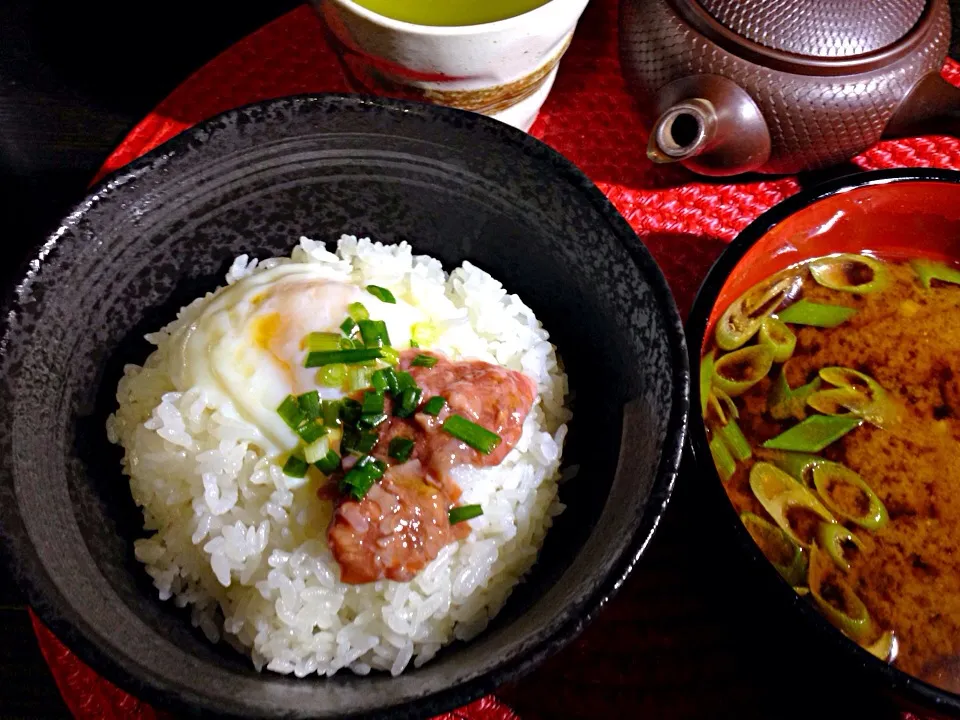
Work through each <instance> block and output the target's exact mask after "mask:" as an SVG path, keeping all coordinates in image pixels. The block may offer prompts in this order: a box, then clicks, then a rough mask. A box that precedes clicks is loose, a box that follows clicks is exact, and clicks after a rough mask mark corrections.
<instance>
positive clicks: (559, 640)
mask: <svg viewBox="0 0 960 720" xmlns="http://www.w3.org/2000/svg"><path fill="white" fill-rule="evenodd" d="M293 107H297V108H298V109H299V110H300V111H303V110H304V109H305V108H308V107H309V108H310V109H313V108H325V109H328V110H329V109H333V111H344V110H353V111H364V110H365V109H367V108H371V107H372V108H376V109H385V110H387V111H389V112H391V113H392V114H393V115H394V116H397V117H401V116H410V115H412V116H416V117H419V118H421V119H427V118H428V117H434V118H436V117H437V116H439V117H440V118H447V119H448V120H449V121H452V123H453V124H454V125H457V126H459V127H461V128H464V129H465V131H466V132H470V131H473V130H474V129H475V128H477V127H478V126H479V127H482V128H483V131H484V132H485V133H487V134H488V135H490V136H491V137H492V138H493V140H495V141H496V142H497V143H499V144H503V145H504V146H505V147H506V148H507V149H508V150H509V151H510V152H519V153H522V154H524V155H527V156H528V157H531V158H532V159H534V160H536V161H538V162H540V163H543V164H544V165H545V166H546V167H547V168H548V169H549V170H550V171H551V172H552V173H553V174H554V176H555V177H556V178H557V179H559V180H561V181H563V182H565V183H567V184H568V185H570V186H571V187H572V189H573V190H575V191H577V192H579V193H582V194H583V196H584V197H585V199H586V200H587V201H588V203H589V204H590V205H591V206H592V207H593V208H594V209H595V211H596V212H597V214H598V215H599V217H600V218H602V219H603V220H605V221H606V222H607V223H608V225H609V227H610V231H611V232H612V233H613V234H614V236H615V238H616V239H617V240H618V241H619V242H620V243H621V245H622V246H623V248H624V250H625V251H626V252H627V254H628V256H629V257H630V259H631V261H632V262H633V263H634V264H635V265H636V266H637V267H638V269H639V270H640V272H641V273H642V274H643V275H644V277H645V278H646V280H647V281H648V283H649V285H650V290H651V293H652V294H653V297H654V299H655V302H656V304H657V306H658V312H659V314H660V318H661V322H662V324H663V331H664V333H665V335H666V344H667V346H668V350H669V358H668V361H669V363H670V367H671V368H672V372H671V382H672V391H671V395H670V405H671V406H670V415H669V417H668V419H667V422H666V429H665V435H664V441H663V446H662V447H661V450H660V458H659V462H658V463H657V468H656V472H655V475H654V478H653V482H652V483H651V486H650V491H649V496H648V499H647V505H646V506H645V507H644V510H643V512H642V516H641V518H640V522H639V523H638V525H637V527H636V529H635V530H634V532H633V534H632V536H631V537H630V539H629V541H628V542H627V543H626V544H625V545H624V548H623V551H622V552H621V553H620V555H619V556H617V557H616V559H615V561H614V562H613V563H612V565H611V566H610V568H609V570H608V572H607V573H606V575H605V576H603V577H602V578H600V581H599V582H598V583H597V584H596V586H595V587H594V588H593V589H592V590H591V591H589V592H586V593H584V595H583V596H582V597H581V598H580V599H579V600H580V602H579V608H578V609H577V611H576V612H574V613H572V614H570V615H568V616H566V617H564V616H559V617H558V618H555V620H554V622H555V627H554V629H553V630H552V631H551V632H549V633H548V634H546V635H544V636H543V637H540V638H536V639H535V641H534V642H533V643H531V645H530V646H529V647H526V648H524V649H522V650H520V651H519V652H518V653H517V654H516V656H515V657H513V658H510V659H508V660H505V661H501V663H500V664H499V665H497V666H495V667H494V668H492V669H491V670H489V671H487V672H486V673H483V674H480V675H475V676H473V677H471V678H469V679H467V680H464V681H461V682H459V683H457V684H454V685H451V686H449V687H446V688H444V689H442V690H439V691H437V692H435V693H433V694H431V695H427V696H422V697H418V698H416V699H414V700H411V701H409V702H406V703H403V704H399V705H390V706H385V707H384V708H378V709H377V710H375V711H373V712H372V714H368V715H365V716H364V717H371V716H373V717H410V716H412V715H413V714H414V713H416V714H417V715H421V714H423V715H427V714H429V715H432V714H437V713H442V712H445V711H448V710H450V709H453V708H456V707H460V706H462V705H465V704H467V703H469V702H471V701H473V700H475V699H477V698H479V697H481V696H483V695H485V694H487V693H489V692H491V691H493V690H494V689H495V688H496V687H497V686H499V685H501V684H502V683H504V682H506V681H507V680H515V679H518V678H519V677H522V676H523V675H526V674H527V673H529V672H530V671H532V670H533V669H534V668H535V667H536V666H537V665H539V664H540V663H541V662H542V661H543V660H545V659H546V658H547V657H548V656H550V655H551V654H553V653H555V652H556V651H558V650H560V649H561V648H563V647H564V646H566V645H567V644H569V643H570V642H571V641H572V640H573V639H574V638H576V637H577V636H578V635H579V634H580V632H582V630H583V629H584V628H585V627H586V625H587V624H588V623H589V622H591V621H592V620H593V619H594V618H595V617H596V615H597V613H598V612H599V611H600V610H601V609H602V608H603V607H604V606H605V605H606V604H607V603H608V602H609V601H610V600H611V599H612V598H613V597H614V596H615V595H616V593H617V592H618V591H619V589H620V588H621V587H622V586H623V584H624V583H625V581H626V579H627V577H628V576H629V574H630V573H631V572H632V570H633V568H634V567H635V566H636V564H637V562H638V561H639V559H640V557H641V555H642V554H643V553H644V552H645V551H646V549H647V547H648V546H649V544H650V541H651V539H652V537H653V534H654V532H655V531H656V529H657V527H658V525H659V523H660V520H661V518H662V517H663V514H664V512H665V511H666V508H667V505H668V502H669V500H670V497H671V494H672V492H673V488H674V485H675V483H676V479H677V475H678V472H679V467H680V461H681V458H682V454H683V450H684V447H685V442H686V428H687V413H688V409H689V407H690V372H689V365H688V358H689V355H688V352H687V347H686V341H685V335H684V331H683V324H682V320H681V318H680V313H679V311H678V309H677V305H676V302H675V300H674V297H673V294H672V292H671V291H670V289H669V286H668V284H667V281H666V277H665V276H664V274H663V272H662V270H661V269H660V267H659V265H658V264H657V263H656V261H655V260H654V258H653V256H652V255H651V253H650V251H649V249H647V247H646V246H645V245H644V244H643V242H642V241H641V240H640V239H639V237H638V236H637V235H636V233H635V232H634V231H633V229H632V228H631V227H630V225H629V224H628V223H627V221H626V219H624V218H623V216H622V215H620V213H619V212H618V211H617V210H616V208H615V207H614V206H613V204H612V203H611V202H610V201H609V200H608V199H607V197H606V196H605V195H604V194H603V193H602V192H601V191H600V189H599V188H597V186H596V185H595V184H594V183H593V182H592V181H591V180H590V179H589V178H588V177H587V176H586V175H585V174H584V173H583V171H582V170H580V169H579V168H578V167H577V166H576V165H574V164H573V163H572V162H571V161H570V160H568V159H567V158H565V157H564V156H563V155H561V154H560V153H559V152H557V151H556V150H554V149H553V148H551V147H549V146H548V145H546V144H544V143H542V142H540V141H539V140H537V139H536V138H534V137H532V136H530V135H528V134H527V133H525V132H523V131H520V130H517V129H516V128H513V127H511V126H508V125H506V124H504V123H501V122H499V121H497V120H494V119H491V118H488V117H485V116H482V115H479V114H476V113H472V112H468V111H464V110H458V109H455V108H448V107H443V106H438V105H432V104H429V103H422V102H416V101H409V100H396V99H387V98H381V97H376V96H370V95H358V94H344V93H304V94H296V95H288V96H283V97H279V98H273V99H269V100H263V101H258V102H253V103H248V104H245V105H241V106H238V107H235V108H232V109H230V110H227V111H225V112H222V113H219V114H217V115H214V116H212V117H210V118H206V119H204V120H202V121H200V122H198V123H197V124H195V125H193V126H191V127H189V128H187V129H185V130H183V131H182V132H180V133H179V134H178V135H176V136H175V137H173V138H171V139H170V140H168V141H166V142H164V143H163V144H161V145H159V146H158V147H156V148H154V149H152V150H150V151H149V152H147V153H144V154H143V155H141V156H139V157H137V158H136V159H134V160H132V161H131V162H130V163H128V164H126V165H124V166H122V167H120V168H118V169H117V170H114V171H113V172H111V173H110V174H108V175H106V176H105V177H103V178H102V179H101V180H99V181H98V182H97V183H95V184H94V185H92V186H90V187H88V188H87V190H86V194H85V196H84V198H83V199H82V200H80V201H79V202H78V203H76V204H75V205H74V206H73V207H72V208H71V209H70V210H69V212H68V213H67V214H66V215H65V216H64V217H63V219H62V220H61V221H60V222H59V223H58V225H57V229H56V230H54V231H53V232H51V233H49V234H48V235H46V236H45V237H43V238H42V240H40V241H39V242H30V243H26V245H27V247H28V248H29V250H28V252H27V253H26V254H25V260H24V261H23V262H22V263H21V265H20V267H19V269H18V271H17V272H16V273H14V274H13V275H12V278H13V279H12V280H11V281H10V283H9V285H8V286H7V287H5V288H2V289H0V292H2V293H3V303H2V306H0V307H2V309H3V311H4V312H3V314H2V316H0V355H4V354H5V352H4V347H5V346H6V342H7V339H8V335H9V333H10V332H12V328H11V326H10V323H9V318H10V317H11V314H12V313H13V312H14V311H15V310H16V309H17V308H18V307H19V304H20V303H19V302H18V290H19V289H20V283H21V282H22V281H23V279H24V278H27V277H29V275H30V274H31V273H32V272H33V270H32V265H33V264H34V263H36V262H37V261H42V259H43V257H45V255H46V254H47V253H49V252H51V251H52V250H53V249H54V248H55V247H56V246H57V243H58V242H59V241H60V239H61V237H62V236H63V235H65V234H66V233H67V231H69V230H70V229H72V228H75V227H76V226H77V225H78V224H79V223H81V222H82V220H83V219H84V216H85V214H86V213H87V212H88V211H89V210H90V209H91V208H92V207H94V206H96V205H98V204H100V203H103V202H109V201H110V198H111V196H112V195H113V194H114V193H115V192H116V190H117V189H118V188H120V187H123V186H125V185H126V184H127V183H129V182H132V181H135V180H137V179H138V178H140V177H141V176H142V175H144V174H147V173H150V172H152V171H154V169H155V166H157V165H159V166H161V167H162V166H163V165H164V164H165V161H166V160H167V159H168V158H170V157H171V156H173V155H176V154H178V153H179V152H180V151H181V150H182V149H185V148H187V147H188V146H189V145H190V144H192V143H194V142H198V141H199V142H202V141H203V139H204V136H206V134H207V133H208V128H210V127H211V125H213V124H215V123H217V122H220V121H222V120H223V119H226V118H232V117H236V116H238V115H239V114H241V113H244V112H246V111H249V110H259V111H263V112H262V117H269V115H270V112H269V111H270V110H271V109H273V110H281V109H284V108H287V109H289V108H293ZM71 242H75V240H72V239H71ZM0 381H2V382H3V383H5V384H6V383H9V381H10V376H6V377H3V378H0ZM0 475H2V477H0V481H2V484H3V485H8V486H10V487H11V488H12V487H13V484H12V483H13V480H12V477H10V476H9V474H8V473H7V471H6V469H5V468H0ZM0 490H3V487H2V486H0ZM8 497H9V496H8ZM18 518H19V508H18V507H17V504H16V503H15V502H9V503H0V565H2V566H3V567H4V569H5V570H6V571H7V572H9V573H10V576H11V577H12V578H14V579H15V581H16V582H17V583H18V586H19V587H20V589H21V590H22V591H23V592H24V594H25V595H26V597H27V601H28V604H29V606H30V607H31V608H32V609H33V610H34V612H35V613H36V615H37V616H38V618H39V619H40V620H41V621H42V622H43V623H44V624H45V625H46V626H47V627H48V628H50V630H52V631H53V633H54V634H55V635H56V636H57V638H58V639H60V640H61V641H62V642H63V643H64V644H65V645H66V646H67V647H68V648H69V649H70V650H71V651H73V652H74V653H75V654H76V655H77V656H78V657H79V658H80V659H81V660H82V661H83V662H84V663H86V664H87V665H88V666H90V667H91V668H92V669H93V670H95V671H96V672H97V673H98V674H99V675H101V676H102V677H104V678H105V679H107V680H109V681H110V682H112V683H114V684H116V685H117V686H118V687H120V688H122V689H124V690H126V691H127V692H129V693H131V694H134V695H135V697H137V698H138V699H142V700H145V701H147V702H149V703H151V704H154V705H155V706H157V707H159V708H165V709H170V710H173V711H175V712H182V713H191V714H195V713H196V712H198V711H202V712H203V713H204V714H205V715H210V716H221V715H222V712H221V713H217V711H216V709H215V708H213V707H210V706H209V705H206V706H205V705H204V704H203V703H199V704H198V703H191V702H190V701H188V700H187V699H185V698H184V697H183V696H182V695H181V694H180V693H178V692H177V691H176V689H174V688H171V687H165V686H163V684H162V682H161V678H159V677H158V676H157V675H156V674H155V673H153V672H150V671H149V670H148V669H147V668H146V667H143V668H141V667H136V668H132V669H131V668H128V667H127V666H125V665H124V664H123V663H122V662H120V659H119V658H117V657H115V656H114V655H113V653H112V651H111V650H110V649H109V648H104V647H102V646H101V645H100V644H98V643H97V641H96V640H95V639H90V638H88V635H87V633H86V632H85V630H84V629H80V628H78V627H77V626H76V625H74V624H73V623H72V622H71V621H70V620H67V619H66V618H65V617H64V614H67V615H69V614H70V613H69V608H70V605H71V603H70V600H69V598H67V597H64V596H63V595H62V594H61V593H60V592H59V591H58V590H57V589H56V588H55V587H53V585H52V584H51V583H50V581H49V579H48V578H47V576H46V574H45V572H44V571H43V568H42V565H41V564H40V563H39V561H38V559H37V558H36V557H32V556H30V555H29V550H30V547H31V543H30V542H29V539H28V538H26V537H25V533H23V532H11V526H10V523H9V521H10V520H11V519H13V520H14V522H15V523H18V522H19V520H18ZM24 550H26V551H28V552H27V554H22V552H23V551H24ZM61 608H63V609H66V610H67V611H68V612H67V613H63V612H61ZM549 624H550V623H544V625H545V626H547V627H548V626H549ZM304 680H305V681H306V682H322V681H323V679H322V678H312V677H311V678H304ZM235 716H236V717H250V718H253V717H264V715H263V714H262V710H258V709H254V708H251V709H250V711H247V710H246V709H244V711H243V712H242V713H241V714H239V715H235Z"/></svg>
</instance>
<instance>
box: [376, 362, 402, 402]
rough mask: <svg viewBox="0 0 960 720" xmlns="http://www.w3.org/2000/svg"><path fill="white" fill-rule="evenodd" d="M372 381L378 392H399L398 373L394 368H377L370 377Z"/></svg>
mask: <svg viewBox="0 0 960 720" xmlns="http://www.w3.org/2000/svg"><path fill="white" fill-rule="evenodd" d="M370 381H371V382H372V383H373V387H374V389H375V390H377V391H378V392H388V391H389V392H390V393H392V394H394V395H396V394H397V393H398V392H399V388H398V387H397V374H396V373H395V372H394V371H393V368H389V367H386V368H382V369H381V370H377V371H376V372H375V373H374V374H373V376H372V377H371V378H370Z"/></svg>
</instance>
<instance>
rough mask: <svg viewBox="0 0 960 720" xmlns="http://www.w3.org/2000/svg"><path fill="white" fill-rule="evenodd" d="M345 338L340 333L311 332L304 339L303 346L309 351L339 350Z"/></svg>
mask: <svg viewBox="0 0 960 720" xmlns="http://www.w3.org/2000/svg"><path fill="white" fill-rule="evenodd" d="M341 340H343V338H342V337H341V336H340V335H339V334H338V333H309V334H308V335H307V336H306V337H305V338H304V339H303V347H304V348H305V349H306V350H307V352H314V351H316V350H339V349H340V348H341V347H342V346H341V345H340V341H341Z"/></svg>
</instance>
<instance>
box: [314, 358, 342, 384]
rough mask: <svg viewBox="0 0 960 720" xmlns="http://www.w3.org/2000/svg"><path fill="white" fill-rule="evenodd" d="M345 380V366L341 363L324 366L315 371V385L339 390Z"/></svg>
mask: <svg viewBox="0 0 960 720" xmlns="http://www.w3.org/2000/svg"><path fill="white" fill-rule="evenodd" d="M346 380H347V366H346V365H344V364H343V363H334V364H332V365H324V366H323V367H322V368H320V369H319V370H317V384H318V385H322V386H323V387H329V388H339V387H343V383H344V382H346Z"/></svg>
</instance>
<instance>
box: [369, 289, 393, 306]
mask: <svg viewBox="0 0 960 720" xmlns="http://www.w3.org/2000/svg"><path fill="white" fill-rule="evenodd" d="M367 292H368V293H370V294H371V295H373V296H374V297H375V298H377V300H380V301H381V302H385V303H390V304H391V305H396V304H397V299H396V298H395V297H394V296H393V293H392V292H390V291H389V290H387V289H386V288H385V287H380V286H379V285H367Z"/></svg>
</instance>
